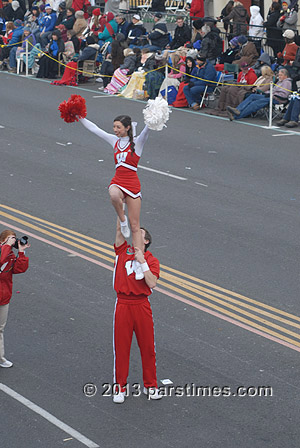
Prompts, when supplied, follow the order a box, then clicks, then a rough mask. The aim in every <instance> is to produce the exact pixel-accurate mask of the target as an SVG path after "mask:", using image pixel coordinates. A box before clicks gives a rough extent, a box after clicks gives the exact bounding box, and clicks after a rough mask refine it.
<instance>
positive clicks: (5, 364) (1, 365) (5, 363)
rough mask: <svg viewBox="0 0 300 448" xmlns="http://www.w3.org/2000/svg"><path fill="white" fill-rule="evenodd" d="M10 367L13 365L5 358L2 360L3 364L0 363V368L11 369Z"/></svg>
mask: <svg viewBox="0 0 300 448" xmlns="http://www.w3.org/2000/svg"><path fill="white" fill-rule="evenodd" d="M12 366H13V363H12V362H11V361H8V360H7V359H5V358H4V361H3V362H0V367H5V368H9V367H12Z"/></svg>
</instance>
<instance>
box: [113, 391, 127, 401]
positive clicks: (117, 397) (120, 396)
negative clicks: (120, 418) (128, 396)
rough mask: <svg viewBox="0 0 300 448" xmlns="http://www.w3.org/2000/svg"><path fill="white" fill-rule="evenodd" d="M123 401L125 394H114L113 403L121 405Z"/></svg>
mask: <svg viewBox="0 0 300 448" xmlns="http://www.w3.org/2000/svg"><path fill="white" fill-rule="evenodd" d="M124 401H125V392H119V393H118V394H114V396H113V402H114V403H118V404H122V403H124Z"/></svg>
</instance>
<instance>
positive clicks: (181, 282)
mask: <svg viewBox="0 0 300 448" xmlns="http://www.w3.org/2000/svg"><path fill="white" fill-rule="evenodd" d="M0 207H3V208H5V209H7V210H11V211H14V212H16V213H19V214H21V215H23V216H26V217H28V218H30V219H33V220H36V221H38V222H40V223H43V226H44V227H46V228H48V229H50V230H51V229H52V231H54V232H56V233H52V232H50V231H47V230H45V229H43V228H41V227H38V226H36V225H34V224H31V223H29V222H27V221H24V220H22V219H20V218H17V217H16V216H13V215H10V214H8V213H5V212H1V211H0V215H2V216H5V217H6V218H8V219H11V220H13V221H17V222H19V223H22V224H23V225H25V226H26V225H27V226H29V227H30V228H33V229H35V230H37V231H39V232H41V233H44V234H46V235H48V236H51V237H54V238H56V239H58V240H59V241H62V242H64V243H67V244H69V245H71V246H73V247H76V248H78V249H81V250H83V251H85V252H88V253H90V254H92V255H95V256H96V257H98V258H103V259H104V260H106V261H109V262H110V263H112V264H113V263H114V252H113V251H112V250H111V251H110V250H107V249H104V248H103V247H101V246H96V245H91V241H93V242H96V243H97V244H98V245H99V243H101V244H103V245H104V246H106V247H110V248H112V246H111V245H109V244H107V243H103V242H101V241H99V240H96V239H94V238H90V237H88V236H86V235H82V234H80V233H79V232H75V231H72V230H69V229H67V228H65V227H62V226H59V225H56V224H54V223H50V222H48V221H46V220H43V219H41V218H37V217H35V216H32V215H29V214H27V213H24V212H20V211H18V210H16V209H13V208H11V207H8V206H5V205H2V204H0ZM57 229H62V230H64V231H65V232H63V231H61V230H57ZM66 232H67V233H66ZM57 233H58V234H60V235H63V236H65V237H67V238H68V239H66V238H62V237H60V236H59V235H57ZM70 234H71V235H70ZM73 235H77V236H79V237H80V238H77V237H75V236H73ZM69 238H72V239H73V240H75V241H79V242H81V244H84V245H85V244H89V246H90V247H91V248H86V247H84V246H82V245H79V244H76V243H74V242H72V241H70V239H69ZM82 239H87V240H88V241H87V242H85V241H82ZM92 249H96V250H99V251H101V252H104V253H106V254H108V255H111V256H112V258H109V257H106V256H105V255H103V254H102V253H101V254H99V252H96V251H95V250H92ZM162 267H163V268H166V269H167V270H169V271H171V272H176V273H178V274H179V275H181V276H185V277H186V278H192V279H193V280H194V281H197V282H199V283H202V284H206V285H210V286H211V287H212V288H214V289H217V290H221V291H223V292H226V293H228V294H231V295H233V296H236V297H241V298H243V299H246V300H248V301H249V302H251V303H254V304H257V305H259V306H260V307H264V308H267V309H269V310H272V311H274V312H276V313H278V314H282V315H285V316H288V317H291V318H292V319H294V320H299V321H300V318H298V316H294V315H292V314H289V313H285V312H284V311H282V310H279V309H277V308H274V307H270V306H268V305H265V304H263V303H260V302H258V301H256V300H253V299H249V298H248V297H245V296H242V295H240V294H237V293H233V292H232V291H228V290H226V289H224V288H221V287H218V286H216V285H213V284H211V283H209V282H205V281H203V280H200V279H197V278H196V277H193V276H190V275H188V274H184V273H182V272H180V271H177V270H175V269H173V268H169V267H167V266H162ZM161 278H162V279H165V280H167V281H169V282H171V283H174V284H175V285H177V286H179V287H181V288H185V289H188V290H190V291H192V292H195V293H196V294H198V295H202V296H204V297H206V298H208V299H209V300H212V301H214V302H217V303H219V304H220V305H222V306H225V307H226V308H231V309H232V310H235V311H237V312H239V313H241V314H244V315H247V316H249V317H251V318H253V319H254V320H258V321H260V322H262V323H264V324H266V325H268V326H271V327H273V328H276V329H278V330H280V331H282V332H285V333H287V334H289V335H291V336H293V337H296V338H300V336H299V335H298V334H296V333H294V332H292V331H290V330H287V329H285V328H284V327H281V326H279V325H276V324H274V323H272V322H269V321H268V320H266V319H262V318H260V317H258V316H255V315H253V314H251V313H248V312H247V311H245V310H244V309H241V308H238V307H236V306H234V305H231V304H230V303H228V302H231V303H235V304H236V305H239V306H241V307H244V308H248V309H249V310H252V311H254V312H256V313H259V314H263V315H265V316H267V317H270V318H271V319H274V320H277V321H280V322H282V323H285V324H288V325H290V326H294V327H296V328H300V325H299V324H296V323H295V322H290V321H288V320H286V319H283V318H281V317H279V316H276V315H274V314H271V313H269V312H267V311H264V310H262V309H260V308H255V307H254V306H251V305H248V304H247V303H246V304H245V303H242V302H239V301H238V300H235V299H233V298H231V297H227V296H225V295H223V294H220V293H217V292H215V291H212V290H209V289H207V288H203V287H201V286H200V285H198V284H193V283H191V282H189V281H188V280H186V279H184V278H178V277H176V276H174V275H172V274H169V273H167V272H163V271H161ZM159 284H162V285H164V286H165V287H167V288H169V289H171V290H174V291H176V292H179V293H180V294H181V295H183V296H186V297H189V298H192V299H193V300H196V301H197V302H201V303H203V304H205V305H206V306H209V307H211V308H214V309H217V310H222V312H223V313H225V314H228V311H227V310H226V309H223V308H219V307H218V306H216V305H213V304H211V303H210V302H207V301H206V300H204V299H201V298H198V297H196V296H194V295H192V294H189V293H188V292H186V291H184V290H181V289H179V288H177V287H176V286H173V285H169V284H168V283H165V282H163V281H162V280H159ZM216 297H218V298H219V299H218V298H216ZM220 299H224V300H225V301H226V302H224V300H220ZM230 315H231V314H230ZM232 315H234V314H232ZM234 316H235V315H234ZM237 317H238V318H239V316H237Z"/></svg>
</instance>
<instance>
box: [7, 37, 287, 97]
mask: <svg viewBox="0 0 300 448" xmlns="http://www.w3.org/2000/svg"><path fill="white" fill-rule="evenodd" d="M23 42H24V41H21V42H17V43H15V44H13V45H18V44H20V43H23ZM28 43H29V45H31V46H32V47H33V48H35V49H36V50H37V51H38V52H39V53H42V54H43V55H44V56H47V57H48V58H49V59H52V60H53V61H55V62H57V64H59V65H62V66H63V67H67V64H64V63H63V62H61V61H58V60H57V59H55V58H53V57H52V56H50V55H49V54H47V53H45V52H44V51H43V50H41V49H39V48H38V47H36V46H35V45H33V44H32V43H31V42H30V41H28ZM3 46H5V45H1V47H3ZM6 46H8V45H6ZM165 67H168V68H170V69H171V70H175V71H176V72H178V73H181V74H182V75H185V76H189V77H190V78H193V79H198V80H200V81H204V82H209V83H210V84H217V85H218V84H222V86H232V87H245V86H247V87H257V86H256V84H245V83H244V84H242V83H241V84H238V83H235V84H230V83H227V82H222V83H220V81H212V80H210V79H204V78H200V77H198V76H194V75H190V74H189V73H186V72H182V71H181V70H179V69H177V68H175V67H172V66H170V65H169V64H166V65H163V66H161V67H158V68H155V69H153V70H149V71H148V72H146V74H148V73H151V72H155V71H157V70H161V69H163V68H165ZM68 68H69V69H71V70H74V71H76V72H79V73H82V74H88V75H89V76H91V75H93V76H100V77H101V78H112V77H113V75H102V74H101V73H92V72H86V71H84V70H80V69H79V68H75V67H69V66H68ZM126 76H127V75H126ZM127 77H128V78H131V75H128V76H127ZM271 84H272V85H274V86H276V84H274V83H273V82H272V83H266V84H260V85H259V86H258V87H262V86H270V85H271ZM277 87H279V88H280V89H282V90H285V91H286V92H290V93H293V90H289V89H286V88H285V87H281V86H277Z"/></svg>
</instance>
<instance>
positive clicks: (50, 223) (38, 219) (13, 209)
mask: <svg viewBox="0 0 300 448" xmlns="http://www.w3.org/2000/svg"><path fill="white" fill-rule="evenodd" d="M0 207H2V208H4V209H6V210H10V211H12V212H15V213H18V214H19V215H22V216H26V217H27V218H30V219H34V220H35V221H38V222H43V223H45V224H48V225H50V226H52V227H55V228H56V229H61V230H65V231H67V232H68V233H71V234H72V235H77V236H81V237H82V236H84V237H85V238H89V239H90V241H93V242H94V243H101V244H102V245H103V246H105V247H109V248H112V245H111V244H107V243H103V241H99V240H96V239H95V238H90V237H88V236H87V235H82V234H81V233H78V232H75V231H74V230H71V229H67V228H66V227H62V226H59V225H57V224H54V223H53V222H49V221H46V220H44V219H41V218H38V217H36V216H32V215H29V214H28V213H24V212H21V211H20V210H16V209H15V208H12V207H9V206H7V205H4V204H0Z"/></svg>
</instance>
